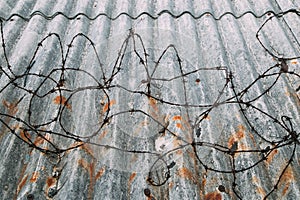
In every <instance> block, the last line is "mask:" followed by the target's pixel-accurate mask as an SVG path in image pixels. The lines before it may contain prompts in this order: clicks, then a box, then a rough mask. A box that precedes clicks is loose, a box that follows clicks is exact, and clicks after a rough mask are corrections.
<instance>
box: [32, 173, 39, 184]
mask: <svg viewBox="0 0 300 200" xmlns="http://www.w3.org/2000/svg"><path fill="white" fill-rule="evenodd" d="M39 175H40V173H39V172H33V173H32V176H31V178H30V182H31V183H35V182H36V181H37V179H38V178H39Z"/></svg>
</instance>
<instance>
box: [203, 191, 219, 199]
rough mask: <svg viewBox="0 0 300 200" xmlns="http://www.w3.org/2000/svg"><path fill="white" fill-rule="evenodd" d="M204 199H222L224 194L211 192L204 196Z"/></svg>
mask: <svg viewBox="0 0 300 200" xmlns="http://www.w3.org/2000/svg"><path fill="white" fill-rule="evenodd" d="M204 200H222V195H221V194H220V193H219V192H211V193H208V194H206V195H205V196H204Z"/></svg>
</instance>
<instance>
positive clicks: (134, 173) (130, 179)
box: [128, 172, 136, 184]
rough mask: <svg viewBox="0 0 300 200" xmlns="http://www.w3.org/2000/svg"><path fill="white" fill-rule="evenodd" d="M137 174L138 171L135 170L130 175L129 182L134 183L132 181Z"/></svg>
mask: <svg viewBox="0 0 300 200" xmlns="http://www.w3.org/2000/svg"><path fill="white" fill-rule="evenodd" d="M135 176H136V172H133V173H132V174H131V175H130V177H129V181H128V184H131V183H132V181H133V179H134V178H135Z"/></svg>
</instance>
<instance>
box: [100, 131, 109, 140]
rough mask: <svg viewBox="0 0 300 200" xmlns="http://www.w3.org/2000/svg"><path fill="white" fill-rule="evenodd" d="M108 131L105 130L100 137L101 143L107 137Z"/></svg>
mask: <svg viewBox="0 0 300 200" xmlns="http://www.w3.org/2000/svg"><path fill="white" fill-rule="evenodd" d="M107 133H108V131H107V130H104V131H103V132H102V133H101V134H100V135H99V141H101V140H102V139H103V138H105V136H106V135H107Z"/></svg>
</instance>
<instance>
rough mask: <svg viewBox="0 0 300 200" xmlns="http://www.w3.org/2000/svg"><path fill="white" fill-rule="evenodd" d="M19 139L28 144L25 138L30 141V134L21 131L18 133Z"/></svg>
mask: <svg viewBox="0 0 300 200" xmlns="http://www.w3.org/2000/svg"><path fill="white" fill-rule="evenodd" d="M20 137H21V138H22V139H23V140H24V141H26V142H29V141H28V139H27V138H29V139H30V138H31V135H30V133H28V132H27V131H24V130H21V132H20Z"/></svg>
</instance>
